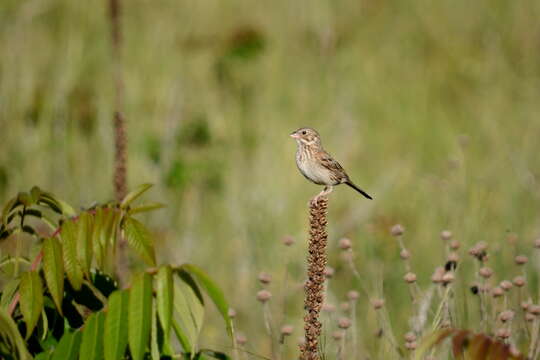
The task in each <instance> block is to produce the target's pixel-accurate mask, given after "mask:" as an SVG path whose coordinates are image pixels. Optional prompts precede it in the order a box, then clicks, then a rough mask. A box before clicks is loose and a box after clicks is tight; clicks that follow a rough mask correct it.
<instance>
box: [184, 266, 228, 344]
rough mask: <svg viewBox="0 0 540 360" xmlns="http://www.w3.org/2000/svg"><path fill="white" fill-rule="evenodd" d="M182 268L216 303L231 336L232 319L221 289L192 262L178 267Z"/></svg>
mask: <svg viewBox="0 0 540 360" xmlns="http://www.w3.org/2000/svg"><path fill="white" fill-rule="evenodd" d="M180 268H181V269H182V270H185V271H187V272H188V273H190V274H191V275H193V277H195V279H196V280H197V284H198V285H199V286H200V287H202V288H203V289H204V291H205V292H206V294H207V295H208V296H209V297H210V299H211V300H212V302H213V303H214V304H215V305H216V307H217V309H218V310H219V313H220V314H221V317H222V318H223V320H224V321H225V326H226V327H227V333H228V334H229V336H232V321H231V318H230V317H229V304H228V303H227V300H226V299H225V295H223V291H221V289H220V288H219V287H218V286H217V284H216V283H215V282H214V281H213V280H212V279H211V278H210V277H209V276H208V275H207V274H206V273H205V272H204V271H203V270H202V269H201V268H199V267H198V266H195V265H192V264H184V265H182V266H181V267H180Z"/></svg>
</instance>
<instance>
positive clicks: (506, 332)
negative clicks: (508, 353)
mask: <svg viewBox="0 0 540 360" xmlns="http://www.w3.org/2000/svg"><path fill="white" fill-rule="evenodd" d="M495 336H496V337H498V338H501V339H508V338H509V337H510V329H504V328H501V329H497V331H496V332H495Z"/></svg>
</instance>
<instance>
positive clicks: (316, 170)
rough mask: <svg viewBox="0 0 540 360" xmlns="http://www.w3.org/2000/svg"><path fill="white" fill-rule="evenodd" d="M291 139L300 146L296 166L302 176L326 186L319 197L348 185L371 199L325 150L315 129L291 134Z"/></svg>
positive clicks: (303, 129)
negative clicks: (333, 188) (337, 186)
mask: <svg viewBox="0 0 540 360" xmlns="http://www.w3.org/2000/svg"><path fill="white" fill-rule="evenodd" d="M291 137H293V138H294V139H295V140H296V143H297V145H298V147H297V150H296V165H297V166H298V169H299V170H300V172H301V173H302V175H304V176H305V177H306V179H308V180H309V181H311V182H313V183H315V184H318V185H325V189H324V190H323V191H322V192H321V193H320V194H319V195H318V196H321V195H326V194H328V193H330V192H331V191H332V186H335V185H339V184H347V185H349V186H350V187H352V188H353V189H355V190H356V191H358V192H359V193H360V194H362V195H364V196H365V197H367V198H368V199H371V196H369V195H368V194H367V193H366V192H365V191H363V190H362V189H360V188H359V187H358V186H356V185H355V184H354V183H353V182H352V181H351V180H350V178H349V176H348V175H347V173H346V172H345V170H344V169H343V168H342V167H341V165H340V164H339V163H338V162H337V161H336V160H334V159H333V158H332V156H330V154H328V153H327V152H326V151H325V150H324V148H323V147H322V144H321V137H320V136H319V133H318V132H317V131H316V130H315V129H312V128H301V129H298V130H296V131H294V132H293V133H291Z"/></svg>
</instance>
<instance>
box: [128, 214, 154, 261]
mask: <svg viewBox="0 0 540 360" xmlns="http://www.w3.org/2000/svg"><path fill="white" fill-rule="evenodd" d="M123 230H124V235H125V237H126V240H127V242H128V244H129V245H130V246H131V247H132V248H133V249H134V250H135V251H136V252H137V253H138V254H139V255H140V256H141V257H142V258H143V260H144V261H145V262H146V263H147V264H148V265H150V266H155V264H156V260H155V255H154V248H153V246H152V242H151V240H150V239H151V235H150V232H149V231H148V229H146V227H145V226H144V225H143V224H142V223H141V222H140V221H138V220H137V219H134V218H132V217H128V218H126V219H125V220H124V224H123Z"/></svg>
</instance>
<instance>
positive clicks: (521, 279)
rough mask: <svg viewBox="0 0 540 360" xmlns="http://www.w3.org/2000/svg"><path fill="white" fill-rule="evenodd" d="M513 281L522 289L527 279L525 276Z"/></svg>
mask: <svg viewBox="0 0 540 360" xmlns="http://www.w3.org/2000/svg"><path fill="white" fill-rule="evenodd" d="M512 281H513V283H514V285H516V286H517V287H522V286H524V285H525V278H524V277H523V276H516V277H515V278H514V280H512Z"/></svg>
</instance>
